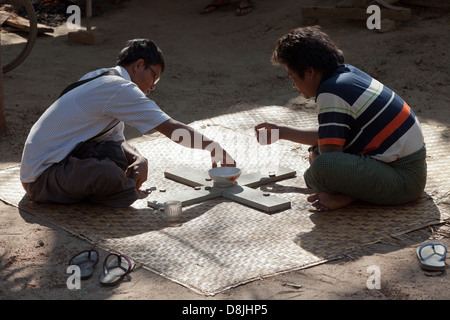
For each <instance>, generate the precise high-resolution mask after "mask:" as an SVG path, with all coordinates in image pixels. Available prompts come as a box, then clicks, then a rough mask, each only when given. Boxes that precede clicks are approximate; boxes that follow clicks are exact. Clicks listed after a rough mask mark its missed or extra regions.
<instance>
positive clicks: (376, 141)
mask: <svg viewBox="0 0 450 320" xmlns="http://www.w3.org/2000/svg"><path fill="white" fill-rule="evenodd" d="M410 114H411V108H410V107H409V106H408V104H407V103H406V102H405V103H404V104H403V108H402V110H401V111H400V113H399V114H398V115H397V116H396V117H395V118H394V119H393V120H392V121H391V122H390V123H389V124H388V125H387V126H386V127H384V129H383V130H381V131H380V132H379V133H378V134H377V135H376V136H375V137H374V138H373V139H372V141H370V143H369V144H368V145H367V146H366V147H365V148H364V150H363V151H362V152H361V153H365V152H369V151H372V150H375V149H376V148H378V147H379V146H380V145H381V144H382V143H383V141H384V140H386V139H387V138H388V137H389V136H390V135H391V134H392V133H394V132H395V130H397V129H398V128H399V127H400V126H401V125H402V124H403V122H405V121H406V119H408V117H409V116H410Z"/></svg>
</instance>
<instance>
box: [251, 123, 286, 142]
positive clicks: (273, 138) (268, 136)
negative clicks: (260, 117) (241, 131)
mask: <svg viewBox="0 0 450 320" xmlns="http://www.w3.org/2000/svg"><path fill="white" fill-rule="evenodd" d="M255 134H256V140H258V142H259V144H261V145H263V146H265V145H270V144H272V143H275V142H277V141H278V140H279V139H280V127H279V126H277V125H276V124H273V123H269V122H264V123H260V124H258V125H256V126H255Z"/></svg>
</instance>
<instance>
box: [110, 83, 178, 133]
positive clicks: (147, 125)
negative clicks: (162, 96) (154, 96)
mask: <svg viewBox="0 0 450 320" xmlns="http://www.w3.org/2000/svg"><path fill="white" fill-rule="evenodd" d="M103 112H104V113H105V114H106V115H108V116H113V117H115V118H117V119H119V120H121V121H123V122H125V123H126V124H128V125H130V126H132V127H135V128H136V129H138V130H139V131H140V132H141V133H142V134H145V133H147V132H149V131H151V130H153V129H154V128H155V127H157V126H159V125H160V124H161V123H163V122H165V121H167V120H169V119H170V116H169V115H167V114H166V113H165V112H164V111H162V110H161V108H160V107H159V106H158V105H157V104H156V103H155V102H154V101H152V100H150V99H149V98H148V97H147V96H146V95H145V94H144V93H143V92H142V91H141V90H140V89H139V88H138V86H137V85H136V84H134V83H130V82H129V83H124V84H122V85H120V87H119V89H118V90H117V92H116V93H115V94H114V95H113V96H112V97H111V99H110V100H109V101H108V102H107V103H106V104H105V107H104V108H103Z"/></svg>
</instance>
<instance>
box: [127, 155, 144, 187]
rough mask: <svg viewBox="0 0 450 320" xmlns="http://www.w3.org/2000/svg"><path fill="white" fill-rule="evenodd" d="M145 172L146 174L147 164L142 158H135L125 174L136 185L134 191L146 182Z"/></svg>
mask: <svg viewBox="0 0 450 320" xmlns="http://www.w3.org/2000/svg"><path fill="white" fill-rule="evenodd" d="M147 172H148V162H147V159H145V158H144V157H142V156H135V157H134V162H133V163H131V164H130V165H129V166H128V168H127V170H126V171H125V174H126V176H127V177H128V178H131V179H133V180H134V182H135V183H136V189H138V190H139V188H140V187H141V186H142V184H143V183H144V182H145V181H147Z"/></svg>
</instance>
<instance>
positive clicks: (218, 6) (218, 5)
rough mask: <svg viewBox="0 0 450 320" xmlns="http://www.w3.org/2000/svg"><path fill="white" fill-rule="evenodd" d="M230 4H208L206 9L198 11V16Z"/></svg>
mask: <svg viewBox="0 0 450 320" xmlns="http://www.w3.org/2000/svg"><path fill="white" fill-rule="evenodd" d="M229 4H230V2H227V3H222V4H208V5H207V6H206V7H204V8H203V10H202V11H200V14H208V13H211V12H213V11H216V10H217V9H218V8H220V7H224V6H228V5H229ZM209 9H211V10H209Z"/></svg>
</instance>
